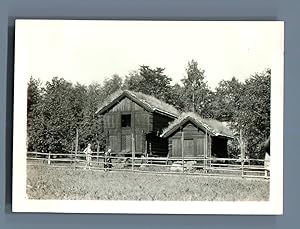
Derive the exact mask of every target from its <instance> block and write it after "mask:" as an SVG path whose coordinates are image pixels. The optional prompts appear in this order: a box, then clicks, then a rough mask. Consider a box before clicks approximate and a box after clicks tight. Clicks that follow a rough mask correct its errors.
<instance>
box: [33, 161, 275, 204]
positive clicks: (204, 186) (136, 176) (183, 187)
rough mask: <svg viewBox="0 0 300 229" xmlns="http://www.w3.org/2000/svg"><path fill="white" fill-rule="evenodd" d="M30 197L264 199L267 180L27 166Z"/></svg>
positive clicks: (267, 194)
mask: <svg viewBox="0 0 300 229" xmlns="http://www.w3.org/2000/svg"><path fill="white" fill-rule="evenodd" d="M27 194H28V198H30V199H72V200H75V199H93V200H181V201H185V200H198V201H266V200H268V199H269V181H268V180H254V179H251V180H250V179H248V180H247V179H242V178H220V177H202V176H188V175H162V174H141V173H131V172H127V173H126V172H103V171H92V170H73V169H72V168H55V167H42V166H38V165H37V166H28V170H27Z"/></svg>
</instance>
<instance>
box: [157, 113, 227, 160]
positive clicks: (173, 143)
mask: <svg viewBox="0 0 300 229" xmlns="http://www.w3.org/2000/svg"><path fill="white" fill-rule="evenodd" d="M161 137H163V138H167V139H168V156H169V157H173V158H177V157H182V156H184V157H205V156H206V157H211V156H213V157H220V158H227V157H228V152H227V141H228V140H229V139H232V138H233V133H232V132H231V130H230V129H229V128H228V127H226V125H225V124H224V123H222V122H219V121H217V120H213V119H204V118H201V117H200V116H199V115H198V114H196V113H192V112H190V113H182V114H181V115H180V116H179V117H178V118H177V119H176V120H174V121H173V122H172V123H171V124H170V125H169V126H168V127H167V128H166V129H165V130H164V131H163V133H162V134H161Z"/></svg>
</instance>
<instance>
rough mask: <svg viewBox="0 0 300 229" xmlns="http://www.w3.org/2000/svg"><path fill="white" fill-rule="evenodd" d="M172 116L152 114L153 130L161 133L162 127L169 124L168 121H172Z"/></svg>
mask: <svg viewBox="0 0 300 229" xmlns="http://www.w3.org/2000/svg"><path fill="white" fill-rule="evenodd" d="M173 120H174V118H170V117H168V116H164V115H161V114H157V113H154V114H153V132H159V133H161V132H162V130H163V129H165V128H167V127H168V126H169V123H170V122H172V121H173Z"/></svg>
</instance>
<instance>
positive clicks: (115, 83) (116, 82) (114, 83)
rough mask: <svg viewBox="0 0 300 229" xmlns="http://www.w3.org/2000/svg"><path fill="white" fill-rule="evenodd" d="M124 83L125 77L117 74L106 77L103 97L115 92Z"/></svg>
mask: <svg viewBox="0 0 300 229" xmlns="http://www.w3.org/2000/svg"><path fill="white" fill-rule="evenodd" d="M122 85H123V79H122V78H121V77H120V76H119V75H117V74H114V75H112V77H111V78H106V79H105V80H104V82H103V87H102V91H103V93H102V95H103V99H105V98H106V97H107V96H109V95H110V94H112V93H114V92H115V91H117V90H119V89H121V88H122Z"/></svg>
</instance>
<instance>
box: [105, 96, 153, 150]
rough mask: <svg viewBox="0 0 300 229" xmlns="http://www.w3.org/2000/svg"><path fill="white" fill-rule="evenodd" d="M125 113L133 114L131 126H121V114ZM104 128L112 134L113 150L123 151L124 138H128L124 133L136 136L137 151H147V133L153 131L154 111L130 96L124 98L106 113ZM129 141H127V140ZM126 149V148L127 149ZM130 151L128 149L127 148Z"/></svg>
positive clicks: (110, 145)
mask: <svg viewBox="0 0 300 229" xmlns="http://www.w3.org/2000/svg"><path fill="white" fill-rule="evenodd" d="M123 114H130V115H131V127H130V128H122V127H121V116H122V115H123ZM103 120H104V129H105V130H106V131H108V135H109V136H110V137H109V138H110V139H109V140H108V143H109V147H110V148H111V149H112V151H113V152H115V153H118V152H121V151H122V148H127V149H128V147H122V139H124V138H126V137H124V136H123V135H130V136H132V134H133V136H135V143H136V147H135V150H136V153H137V154H138V153H142V152H144V151H145V136H144V135H145V134H147V133H149V132H151V131H152V123H151V122H150V121H151V120H153V119H152V113H150V112H148V111H146V110H145V109H144V108H143V107H141V106H139V105H138V104H136V103H135V102H133V101H131V100H130V99H128V98H123V99H122V100H121V101H119V103H117V104H116V105H115V106H113V107H112V108H111V109H110V110H109V111H108V112H107V113H105V114H104V117H103ZM126 142H127V141H126ZM125 151H126V150H125ZM127 151H128V150H127Z"/></svg>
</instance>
